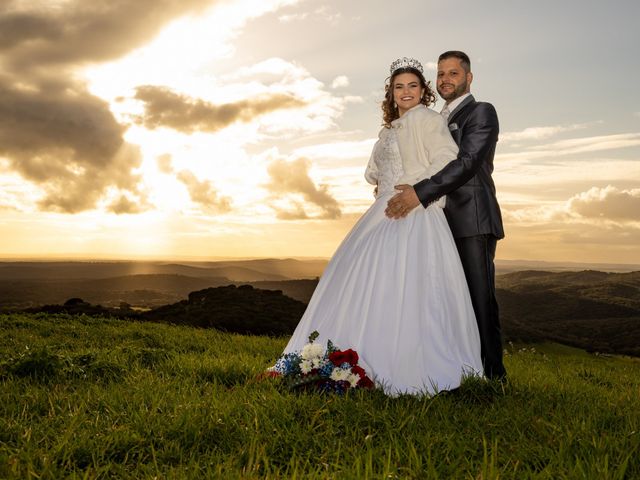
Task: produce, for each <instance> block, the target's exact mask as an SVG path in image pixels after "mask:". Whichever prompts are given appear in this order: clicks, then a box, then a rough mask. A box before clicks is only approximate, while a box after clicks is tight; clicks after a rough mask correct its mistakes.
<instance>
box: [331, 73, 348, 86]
mask: <svg viewBox="0 0 640 480" xmlns="http://www.w3.org/2000/svg"><path fill="white" fill-rule="evenodd" d="M348 86H349V77H347V76H346V75H339V76H337V77H336V78H334V79H333V82H331V88H344V87H348Z"/></svg>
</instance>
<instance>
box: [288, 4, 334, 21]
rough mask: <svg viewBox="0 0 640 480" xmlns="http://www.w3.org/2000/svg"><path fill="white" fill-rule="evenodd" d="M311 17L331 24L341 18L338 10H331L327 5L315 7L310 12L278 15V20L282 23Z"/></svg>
mask: <svg viewBox="0 0 640 480" xmlns="http://www.w3.org/2000/svg"><path fill="white" fill-rule="evenodd" d="M307 18H312V19H313V20H314V21H318V20H324V21H326V22H327V23H329V24H331V25H337V24H338V23H339V22H340V20H341V19H342V14H341V13H340V12H332V11H331V10H330V9H329V7H328V6H326V5H323V6H322V7H319V8H316V9H315V10H313V11H312V12H300V13H290V14H285V15H280V16H279V17H278V20H279V21H280V22H282V23H290V22H294V21H300V20H306V19H307Z"/></svg>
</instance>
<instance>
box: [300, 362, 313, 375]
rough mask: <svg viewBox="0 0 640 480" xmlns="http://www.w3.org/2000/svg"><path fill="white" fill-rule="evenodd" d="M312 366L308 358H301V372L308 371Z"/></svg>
mask: <svg viewBox="0 0 640 480" xmlns="http://www.w3.org/2000/svg"><path fill="white" fill-rule="evenodd" d="M312 368H313V366H312V364H311V361H310V360H302V361H301V362H300V371H301V372H302V373H309V372H310V371H311V369H312Z"/></svg>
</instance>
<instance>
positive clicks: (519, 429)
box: [0, 315, 640, 479]
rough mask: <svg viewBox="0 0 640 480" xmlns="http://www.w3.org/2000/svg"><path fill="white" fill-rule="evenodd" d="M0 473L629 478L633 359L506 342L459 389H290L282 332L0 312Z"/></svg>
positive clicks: (637, 447)
mask: <svg viewBox="0 0 640 480" xmlns="http://www.w3.org/2000/svg"><path fill="white" fill-rule="evenodd" d="M0 329H1V331H2V335H1V336H0V478H42V479H59V478H132V479H133V478H136V479H137V478H167V479H171V478H194V479H202V478H224V479H234V478H304V479H308V478H321V479H325V478H335V479H345V478H346V479H349V478H416V479H418V478H419V479H422V478H445V479H448V478H455V479H458V478H460V479H465V478H468V479H495V478H502V479H509V478H514V479H523V478H524V479H526V478H548V479H562V478H587V479H591V478H594V479H609V478H610V479H634V478H640V461H639V460H638V458H639V457H640V361H638V360H637V359H630V358H617V357H603V356H593V355H589V354H586V353H584V352H582V351H580V350H575V349H572V348H568V347H563V346H558V345H542V346H538V345H536V346H534V347H531V346H527V347H522V346H515V347H513V346H509V347H508V351H509V354H508V355H507V357H506V364H507V368H508V370H509V372H510V375H511V383H510V384H509V385H508V386H506V387H504V388H503V387H501V386H499V385H494V384H491V383H486V382H481V381H470V382H468V383H466V384H464V385H463V387H462V388H461V391H460V393H459V394H457V395H440V396H437V397H435V398H432V399H427V398H415V397H409V396H403V397H399V398H387V397H385V396H384V395H382V394H381V393H380V392H355V393H354V394H348V395H346V396H343V397H339V396H327V395H319V394H318V395H316V394H308V393H291V392H289V391H287V390H286V389H284V388H282V386H281V385H280V384H279V383H278V382H277V381H274V380H262V381H260V380H257V379H256V377H257V375H258V374H259V373H260V372H261V371H262V370H263V369H264V368H265V367H266V366H268V365H270V364H271V362H273V360H275V358H276V357H277V356H278V355H279V354H280V352H281V351H282V349H283V347H284V345H285V344H286V339H284V338H277V339H274V338H266V337H247V336H241V335H228V334H223V333H220V332H216V331H213V330H197V329H192V328H185V327H175V326H169V325H161V324H145V323H129V322H124V321H118V320H112V319H94V318H89V317H68V316H46V315H40V316H38V315H33V316H29V315H5V316H0Z"/></svg>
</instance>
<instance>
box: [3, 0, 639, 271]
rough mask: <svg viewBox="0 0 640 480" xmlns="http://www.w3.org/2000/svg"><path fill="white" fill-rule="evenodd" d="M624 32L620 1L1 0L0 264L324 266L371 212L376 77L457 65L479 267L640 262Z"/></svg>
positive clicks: (634, 134)
mask: <svg viewBox="0 0 640 480" xmlns="http://www.w3.org/2000/svg"><path fill="white" fill-rule="evenodd" d="M639 18H640V2H637V1H636V0H633V1H632V0H629V1H623V0H619V1H615V0H614V1H612V2H600V1H590V0H588V1H585V0H565V1H560V2H559V1H550V0H541V1H537V2H519V1H506V0H502V1H497V0H495V1H494V0H489V1H485V2H479V1H472V0H462V1H458V2H432V1H427V0H412V1H406V2H389V1H387V2H382V1H365V0H352V1H349V2H345V1H343V0H329V1H325V0H317V1H313V0H91V1H87V0H3V1H2V3H0V257H3V258H43V257H73V258H80V257H81V258H142V257H144V258H187V257H192V258H201V259H208V258H217V257H267V256H268V257H292V256H296V257H329V256H330V255H331V254H332V253H333V251H334V250H335V249H336V247H337V246H338V244H339V243H340V241H341V239H342V238H343V236H344V235H345V234H346V233H347V232H348V230H349V229H350V228H351V226H352V225H353V224H354V222H355V221H356V220H357V218H358V217H359V216H360V215H361V214H362V213H363V212H364V211H365V210H366V208H367V207H368V205H370V203H371V202H372V200H373V197H372V190H371V186H370V185H368V184H367V183H366V182H365V180H364V177H363V173H364V167H365V166H366V163H367V161H368V158H369V154H370V151H371V148H372V146H373V143H374V141H375V139H376V137H377V133H378V130H379V129H380V124H381V114H380V107H379V103H380V100H381V99H382V96H383V88H384V81H385V78H386V77H387V76H388V67H389V64H390V63H391V62H392V61H394V60H395V59H396V58H398V57H402V56H412V57H415V58H417V59H419V60H421V61H422V62H423V63H424V65H425V67H426V71H425V73H426V75H427V78H430V79H433V78H435V62H436V60H437V57H438V55H439V54H440V53H441V52H443V51H445V50H450V49H460V50H464V51H466V52H467V53H468V54H469V56H470V57H471V60H472V70H473V72H474V75H475V77H474V82H473V85H472V93H474V95H475V96H476V98H477V99H479V100H485V101H490V102H492V103H493V104H494V106H495V107H496V109H497V111H498V115H499V118H500V127H501V135H500V141H499V144H498V151H497V155H496V159H495V172H494V178H495V182H496V185H497V189H498V199H499V201H500V203H501V206H502V209H503V216H504V220H505V230H506V235H507V238H506V239H505V240H503V241H501V242H500V244H499V246H498V258H499V259H527V260H549V261H572V262H608V263H634V264H640V247H639V245H640V90H639V88H638V86H637V81H638V78H640V62H638V60H637V58H638V52H637V50H638V48H640V33H638V28H637V23H638V19H639ZM441 106H442V101H439V102H438V103H437V104H436V106H435V108H436V109H437V110H438V111H439V110H440V108H441ZM425 248H428V246H425Z"/></svg>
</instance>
